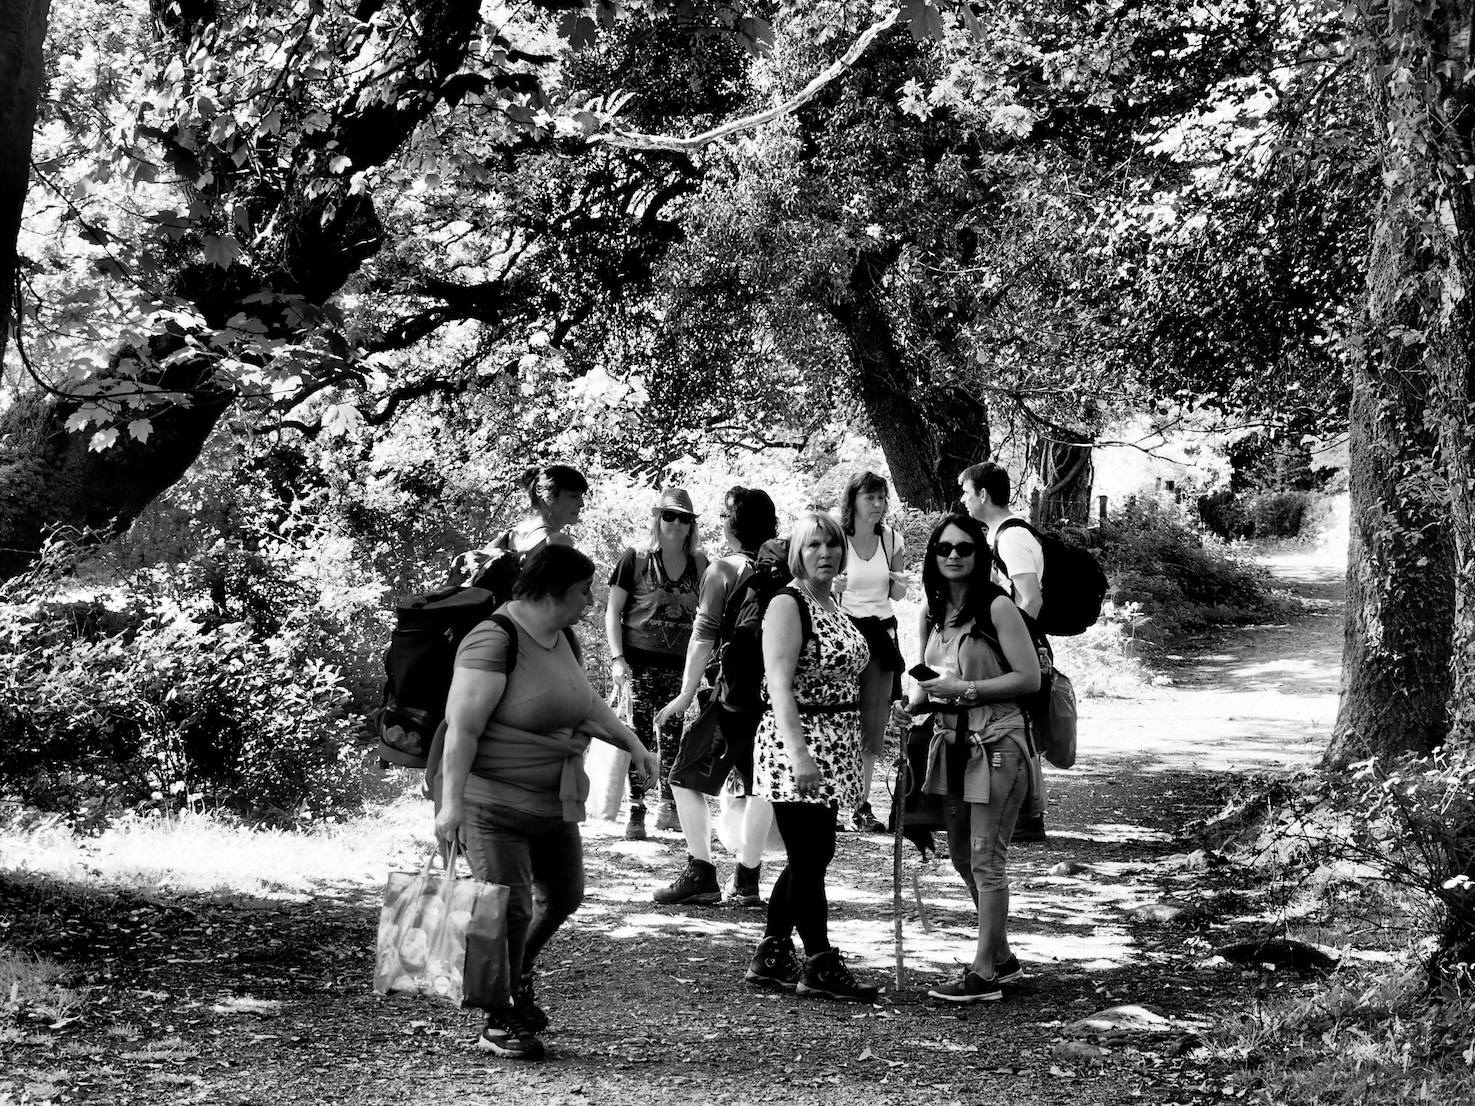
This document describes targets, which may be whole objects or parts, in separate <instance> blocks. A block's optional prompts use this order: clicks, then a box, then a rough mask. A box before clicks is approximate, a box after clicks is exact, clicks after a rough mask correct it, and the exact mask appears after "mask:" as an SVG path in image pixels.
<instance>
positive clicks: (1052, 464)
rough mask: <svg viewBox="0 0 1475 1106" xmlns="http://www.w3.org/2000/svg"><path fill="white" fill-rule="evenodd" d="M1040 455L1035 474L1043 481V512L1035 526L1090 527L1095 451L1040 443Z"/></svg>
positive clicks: (1083, 446) (1068, 445)
mask: <svg viewBox="0 0 1475 1106" xmlns="http://www.w3.org/2000/svg"><path fill="white" fill-rule="evenodd" d="M1039 451H1040V452H1039V457H1038V462H1037V466H1036V472H1037V473H1038V475H1039V478H1040V510H1039V517H1038V518H1037V519H1036V520H1035V522H1036V524H1037V525H1039V526H1045V527H1049V526H1055V525H1057V524H1059V523H1062V522H1065V523H1069V524H1070V525H1072V526H1089V525H1090V524H1091V486H1092V483H1093V482H1094V480H1095V478H1096V467H1095V464H1094V463H1093V461H1092V457H1091V452H1092V447H1091V446H1089V445H1082V444H1079V443H1077V442H1059V441H1051V440H1041V442H1040V444H1039Z"/></svg>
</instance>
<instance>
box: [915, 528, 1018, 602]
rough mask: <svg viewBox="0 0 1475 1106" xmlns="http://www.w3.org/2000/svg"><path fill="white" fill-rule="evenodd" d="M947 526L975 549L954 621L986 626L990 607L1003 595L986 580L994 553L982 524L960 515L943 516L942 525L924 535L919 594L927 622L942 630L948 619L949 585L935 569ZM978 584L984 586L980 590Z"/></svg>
mask: <svg viewBox="0 0 1475 1106" xmlns="http://www.w3.org/2000/svg"><path fill="white" fill-rule="evenodd" d="M949 526H956V527H957V528H958V529H959V530H961V531H963V533H965V534H967V535H968V537H969V538H970V539H971V540H972V541H973V543H974V544H975V545H977V546H978V552H977V553H975V554H974V555H973V575H972V576H970V577H968V594H967V595H966V596H965V597H964V598H963V607H962V609H961V610H960V611H959V612H958V619H957V620H958V622H969V621H981V622H988V621H989V619H990V615H989V613H988V609H989V605H990V604H992V603H993V601H994V600H995V599H996V598H998V597H999V596H1000V595H1002V594H1003V592H1002V591H1000V590H999V589H998V588H997V587H995V586H993V581H992V580H991V579H990V578H989V577H990V572H989V566H990V564H991V563H992V560H993V551H992V550H991V549H990V548H989V544H988V531H987V530H985V529H984V527H983V523H981V522H979V521H978V520H977V519H976V518H974V517H973V516H972V515H969V514H964V513H963V512H961V511H959V512H954V513H953V514H950V515H944V516H943V518H942V521H941V522H939V523H938V524H937V525H936V526H934V527H933V528H932V533H930V534H928V535H927V552H926V553H925V554H924V555H923V559H922V594H923V596H924V597H925V599H926V602H927V620H928V621H929V622H930V623H931V624H932V625H934V626H941V625H942V623H943V619H944V618H945V617H946V616H947V601H948V581H947V580H946V579H945V578H944V577H943V575H942V573H941V572H940V571H939V570H938V568H937V556H936V550H937V543H938V541H939V540H940V539H941V538H942V532H943V531H944V530H946V529H947V528H948V527H949ZM979 584H983V585H985V586H983V587H979V586H978V585H979Z"/></svg>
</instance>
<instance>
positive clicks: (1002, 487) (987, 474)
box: [958, 461, 1009, 507]
mask: <svg viewBox="0 0 1475 1106" xmlns="http://www.w3.org/2000/svg"><path fill="white" fill-rule="evenodd" d="M958 483H959V484H972V485H973V486H974V487H975V488H976V489H977V490H978V491H981V492H982V493H983V494H984V495H985V496H987V497H988V499H989V501H990V502H991V503H993V505H994V506H995V507H1007V506H1009V470H1008V469H1006V468H1004V466H1003V465H996V464H994V463H993V462H992V461H983V462H982V463H980V464H977V465H969V466H968V467H967V468H965V469H964V470H963V475H962V476H959V477H958Z"/></svg>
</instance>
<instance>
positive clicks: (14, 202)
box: [0, 0, 51, 361]
mask: <svg viewBox="0 0 1475 1106" xmlns="http://www.w3.org/2000/svg"><path fill="white" fill-rule="evenodd" d="M50 10H51V0H0V361H3V360H4V358H5V346H6V342H7V340H8V338H9V337H10V310H11V305H12V303H13V302H14V300H15V276H16V254H15V245H16V238H17V236H18V235H19V234H20V220H21V211H22V209H23V208H24V206H25V202H26V188H27V187H28V186H29V184H30V180H31V136H32V135H33V134H34V133H35V130H36V101H37V99H38V97H39V96H40V94H41V84H42V81H43V80H44V79H45V71H44V64H43V58H42V47H43V46H44V45H45V42H46V20H47V16H48V15H49V13H50Z"/></svg>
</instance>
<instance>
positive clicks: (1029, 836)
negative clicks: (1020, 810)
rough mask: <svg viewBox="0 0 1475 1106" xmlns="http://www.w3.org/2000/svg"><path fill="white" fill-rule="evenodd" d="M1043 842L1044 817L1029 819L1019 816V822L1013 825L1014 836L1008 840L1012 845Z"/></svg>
mask: <svg viewBox="0 0 1475 1106" xmlns="http://www.w3.org/2000/svg"><path fill="white" fill-rule="evenodd" d="M1044 840H1045V816H1044V815H1043V814H1041V815H1039V816H1038V817H1036V818H1030V817H1028V816H1026V815H1023V814H1021V815H1020V816H1019V821H1017V822H1015V823H1014V835H1013V836H1012V837H1010V838H1009V843H1010V844H1013V845H1017V844H1020V843H1021V842H1024V843H1033V842H1040V841H1044Z"/></svg>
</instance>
